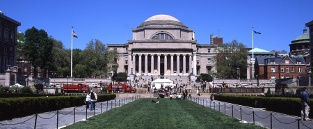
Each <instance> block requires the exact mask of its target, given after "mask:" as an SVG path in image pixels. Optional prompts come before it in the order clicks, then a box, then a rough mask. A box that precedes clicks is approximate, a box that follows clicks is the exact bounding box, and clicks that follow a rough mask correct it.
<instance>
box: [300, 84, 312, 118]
mask: <svg viewBox="0 0 313 129" xmlns="http://www.w3.org/2000/svg"><path fill="white" fill-rule="evenodd" d="M300 98H301V107H302V108H301V118H302V119H303V120H304V121H306V120H310V119H309V112H310V106H309V105H310V98H309V93H308V89H307V88H306V87H304V88H303V91H302V92H301V93H300Z"/></svg>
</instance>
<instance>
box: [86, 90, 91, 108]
mask: <svg viewBox="0 0 313 129" xmlns="http://www.w3.org/2000/svg"><path fill="white" fill-rule="evenodd" d="M85 104H86V109H89V104H90V92H89V91H88V92H87V95H86V99H85Z"/></svg>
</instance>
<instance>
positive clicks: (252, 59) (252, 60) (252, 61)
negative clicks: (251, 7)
mask: <svg viewBox="0 0 313 129" xmlns="http://www.w3.org/2000/svg"><path fill="white" fill-rule="evenodd" d="M251 33H252V34H251V35H252V48H251V50H252V51H251V52H252V58H251V65H252V70H251V74H252V77H251V79H254V61H255V59H254V55H253V33H254V29H253V27H252V31H251Z"/></svg>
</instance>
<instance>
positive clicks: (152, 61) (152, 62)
mask: <svg viewBox="0 0 313 129" xmlns="http://www.w3.org/2000/svg"><path fill="white" fill-rule="evenodd" d="M153 72H154V55H151V74H154V73H153Z"/></svg>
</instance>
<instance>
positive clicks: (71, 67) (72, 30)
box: [71, 26, 73, 78]
mask: <svg viewBox="0 0 313 129" xmlns="http://www.w3.org/2000/svg"><path fill="white" fill-rule="evenodd" d="M72 77H73V26H72V31H71V78H72Z"/></svg>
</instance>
